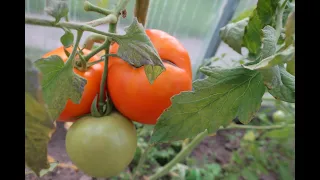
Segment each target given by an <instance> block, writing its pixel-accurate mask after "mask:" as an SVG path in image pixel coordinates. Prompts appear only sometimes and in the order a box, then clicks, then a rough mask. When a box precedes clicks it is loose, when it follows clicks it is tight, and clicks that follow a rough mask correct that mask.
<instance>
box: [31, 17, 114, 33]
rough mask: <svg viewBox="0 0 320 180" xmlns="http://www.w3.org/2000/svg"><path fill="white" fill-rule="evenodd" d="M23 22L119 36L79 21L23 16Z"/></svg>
mask: <svg viewBox="0 0 320 180" xmlns="http://www.w3.org/2000/svg"><path fill="white" fill-rule="evenodd" d="M25 24H31V25H38V26H46V27H56V28H62V27H65V28H70V29H74V30H77V31H89V32H93V33H97V34H101V35H104V36H110V37H116V36H119V35H117V34H113V33H109V32H103V31H99V30H97V29H95V28H93V27H92V26H89V25H87V24H83V23H82V24H81V23H74V22H59V23H55V21H52V20H45V19H40V18H35V17H28V16H25Z"/></svg>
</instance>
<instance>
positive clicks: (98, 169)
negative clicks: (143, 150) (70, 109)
mask: <svg viewBox="0 0 320 180" xmlns="http://www.w3.org/2000/svg"><path fill="white" fill-rule="evenodd" d="M136 148H137V133H136V129H135V126H134V124H133V123H132V121H130V120H128V119H127V118H125V117H124V116H122V115H121V114H120V113H118V112H112V113H111V114H110V115H108V116H103V117H92V116H85V117H82V118H80V119H79V120H78V121H76V122H75V123H74V124H72V126H71V127H70V129H69V130H68V131H67V136H66V151H67V153H68V156H69V157H70V159H71V161H72V162H73V163H74V164H75V165H76V166H77V167H78V168H79V169H80V170H81V171H83V172H84V173H86V174H87V175H90V176H92V177H96V178H108V177H111V176H116V175H118V174H119V173H121V172H122V171H123V170H124V169H125V168H126V167H127V166H128V165H129V163H130V162H131V161H132V159H133V157H134V154H135V151H136Z"/></svg>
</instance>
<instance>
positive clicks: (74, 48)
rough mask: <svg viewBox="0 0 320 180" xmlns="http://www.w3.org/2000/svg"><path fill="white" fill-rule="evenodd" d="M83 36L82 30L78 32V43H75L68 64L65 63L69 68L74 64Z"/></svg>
mask: <svg viewBox="0 0 320 180" xmlns="http://www.w3.org/2000/svg"><path fill="white" fill-rule="evenodd" d="M82 34H83V31H81V30H78V31H77V38H76V42H75V43H74V45H73V49H72V52H71V54H70V56H69V58H68V60H67V62H66V63H65V66H69V65H72V64H73V59H74V57H75V56H76V53H77V48H78V46H79V43H80V40H81V37H82Z"/></svg>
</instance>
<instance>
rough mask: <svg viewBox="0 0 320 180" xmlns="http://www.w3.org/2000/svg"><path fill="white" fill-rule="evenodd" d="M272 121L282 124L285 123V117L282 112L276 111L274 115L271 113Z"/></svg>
mask: <svg viewBox="0 0 320 180" xmlns="http://www.w3.org/2000/svg"><path fill="white" fill-rule="evenodd" d="M272 119H273V121H274V122H284V121H286V119H287V116H286V114H285V113H284V112H283V111H281V110H277V111H276V112H275V113H273V115H272Z"/></svg>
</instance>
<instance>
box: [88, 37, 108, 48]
mask: <svg viewBox="0 0 320 180" xmlns="http://www.w3.org/2000/svg"><path fill="white" fill-rule="evenodd" d="M106 39H107V38H106V36H103V35H100V34H92V35H90V36H89V37H87V39H86V40H85V41H84V44H83V47H85V48H86V49H88V50H91V49H92V47H93V44H94V43H100V44H102V43H103V42H104V41H105V40H106Z"/></svg>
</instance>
